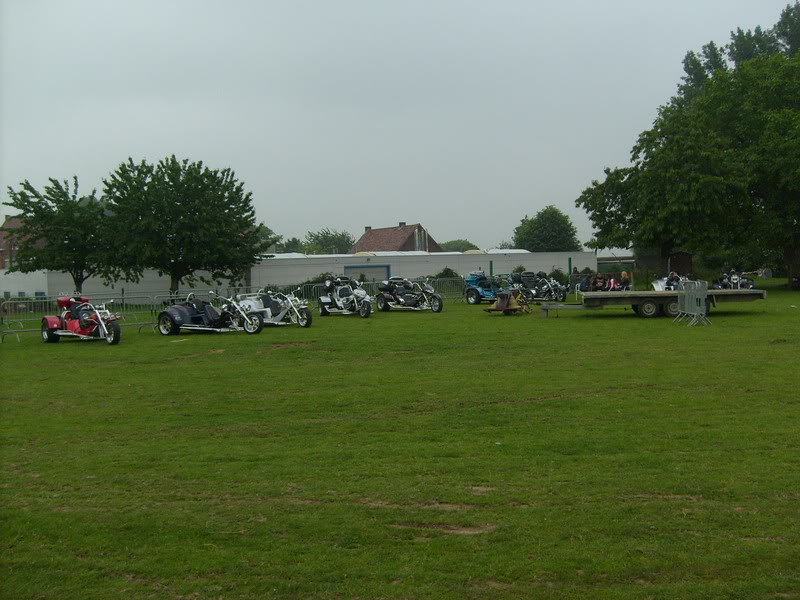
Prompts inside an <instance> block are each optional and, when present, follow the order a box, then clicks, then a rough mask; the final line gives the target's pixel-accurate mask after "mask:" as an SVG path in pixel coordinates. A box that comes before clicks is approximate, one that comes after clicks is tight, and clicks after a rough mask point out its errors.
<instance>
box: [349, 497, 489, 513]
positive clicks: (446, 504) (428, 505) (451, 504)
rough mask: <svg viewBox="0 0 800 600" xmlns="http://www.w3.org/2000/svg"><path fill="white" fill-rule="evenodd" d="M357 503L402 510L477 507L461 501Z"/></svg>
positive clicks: (466, 508) (369, 501)
mask: <svg viewBox="0 0 800 600" xmlns="http://www.w3.org/2000/svg"><path fill="white" fill-rule="evenodd" d="M357 504H359V505H361V506H369V507H372V508H397V509H402V510H408V509H415V508H421V509H430V510H444V511H457V510H471V509H473V508H475V507H474V506H473V505H471V504H464V503H461V502H424V503H413V504H393V503H391V502H385V501H383V500H370V499H365V500H362V501H361V502H358V503H357Z"/></svg>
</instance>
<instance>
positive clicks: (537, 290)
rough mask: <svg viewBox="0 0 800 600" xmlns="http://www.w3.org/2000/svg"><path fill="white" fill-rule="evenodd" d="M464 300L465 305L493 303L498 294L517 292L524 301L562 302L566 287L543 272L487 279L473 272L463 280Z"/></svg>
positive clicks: (564, 298) (480, 272)
mask: <svg viewBox="0 0 800 600" xmlns="http://www.w3.org/2000/svg"><path fill="white" fill-rule="evenodd" d="M464 284H465V285H464V298H465V299H466V301H467V304H480V303H481V302H482V301H483V300H489V301H492V302H493V301H495V300H497V296H498V294H500V293H510V292H512V291H513V290H517V292H518V293H519V294H521V295H522V296H523V297H524V298H525V300H526V301H528V302H533V301H536V300H544V301H554V302H563V301H564V300H566V299H567V290H568V288H567V286H566V285H562V284H560V283H559V282H558V281H556V280H555V279H553V278H552V277H548V276H547V273H545V272H544V271H539V272H537V273H534V272H532V271H523V272H522V273H512V274H511V275H508V276H500V275H495V276H493V277H491V278H490V277H487V276H486V273H484V272H483V271H473V272H472V273H470V274H469V275H467V277H466V278H465V279H464Z"/></svg>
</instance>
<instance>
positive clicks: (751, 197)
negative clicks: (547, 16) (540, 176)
mask: <svg viewBox="0 0 800 600" xmlns="http://www.w3.org/2000/svg"><path fill="white" fill-rule="evenodd" d="M683 67H684V73H685V74H684V76H683V78H682V82H681V84H680V85H679V87H678V93H677V95H676V96H675V97H673V98H672V99H670V101H669V102H668V103H667V104H666V105H664V106H661V107H660V108H659V109H658V116H657V118H656V120H655V122H654V123H653V127H652V128H650V129H648V130H646V131H643V132H642V133H641V134H640V135H639V138H638V140H637V142H636V143H635V144H634V146H633V149H632V150H631V161H632V164H631V165H630V166H628V167H621V168H613V169H610V168H607V169H605V178H604V179H603V180H602V181H594V182H592V184H591V186H589V187H588V188H586V189H585V190H584V191H583V193H582V194H581V195H580V197H579V198H578V199H577V201H576V204H577V205H578V206H580V207H583V208H584V209H585V210H586V211H587V213H588V214H589V218H590V219H591V221H592V223H593V225H594V227H595V231H596V232H595V235H594V237H593V239H592V240H591V241H590V242H589V246H590V247H592V248H609V247H624V248H627V247H631V246H634V247H636V248H651V249H655V250H657V251H658V252H660V254H661V255H662V257H666V256H668V255H669V254H670V253H671V252H673V251H675V250H677V249H682V250H687V251H689V252H693V253H697V254H700V255H701V257H716V259H717V261H718V262H720V263H721V262H723V261H728V262H729V264H728V265H727V266H728V267H735V266H739V268H754V267H761V266H785V267H786V269H787V271H788V276H789V277H792V276H793V275H794V276H798V275H800V167H799V166H798V165H800V143H798V140H800V3H798V2H797V1H795V2H794V4H790V5H787V6H786V8H785V9H784V10H783V12H782V13H781V16H780V19H779V21H778V22H777V23H776V25H775V26H774V27H772V28H770V29H766V30H765V29H761V28H760V27H756V28H755V29H754V30H752V31H750V30H747V31H743V30H742V29H737V30H736V31H733V32H731V35H730V41H729V43H728V44H726V45H723V46H719V45H717V44H716V43H714V42H713V41H712V42H709V43H708V44H706V45H705V46H703V47H702V50H701V51H700V52H699V53H698V52H694V51H690V52H688V53H687V54H686V56H685V58H684V60H683Z"/></svg>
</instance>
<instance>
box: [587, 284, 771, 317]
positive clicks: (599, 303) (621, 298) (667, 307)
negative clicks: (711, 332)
mask: <svg viewBox="0 0 800 600" xmlns="http://www.w3.org/2000/svg"><path fill="white" fill-rule="evenodd" d="M579 293H580V295H581V296H582V304H583V306H584V307H585V308H602V307H603V306H630V307H632V308H633V312H635V313H636V314H637V315H639V316H640V317H645V318H651V317H657V316H659V315H664V316H667V317H673V318H674V317H676V316H678V293H679V291H678V290H675V291H669V292H656V291H650V292H579ZM766 297H767V292H766V291H765V290H708V300H707V301H706V306H707V307H708V309H710V308H711V307H714V308H716V306H717V305H718V304H720V303H722V302H753V301H755V300H765V299H766Z"/></svg>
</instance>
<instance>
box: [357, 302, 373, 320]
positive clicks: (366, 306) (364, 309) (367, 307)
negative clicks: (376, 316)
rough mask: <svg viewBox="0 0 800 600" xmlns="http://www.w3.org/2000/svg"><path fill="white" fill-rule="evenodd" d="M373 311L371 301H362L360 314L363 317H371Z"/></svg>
mask: <svg viewBox="0 0 800 600" xmlns="http://www.w3.org/2000/svg"><path fill="white" fill-rule="evenodd" d="M371 312H372V304H371V303H369V302H366V301H365V302H362V303H361V308H359V309H358V316H359V317H361V318H362V319H366V318H367V317H369V315H370V313H371Z"/></svg>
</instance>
